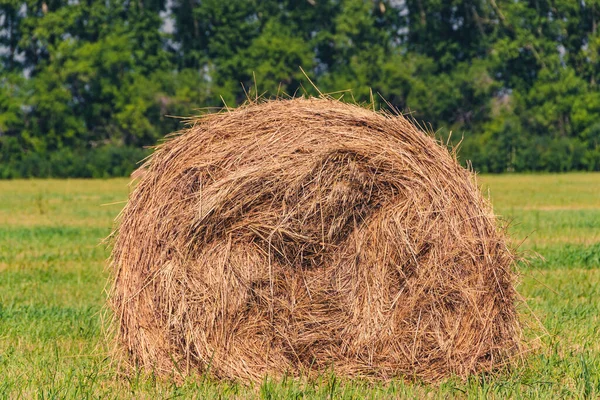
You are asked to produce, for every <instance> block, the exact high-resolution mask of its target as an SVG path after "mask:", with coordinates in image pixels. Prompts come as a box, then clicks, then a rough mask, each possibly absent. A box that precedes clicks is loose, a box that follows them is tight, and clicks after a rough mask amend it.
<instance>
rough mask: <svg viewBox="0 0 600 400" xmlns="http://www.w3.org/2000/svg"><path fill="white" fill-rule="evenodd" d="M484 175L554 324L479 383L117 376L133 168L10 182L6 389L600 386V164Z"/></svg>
mask: <svg viewBox="0 0 600 400" xmlns="http://www.w3.org/2000/svg"><path fill="white" fill-rule="evenodd" d="M479 181H480V183H481V184H482V187H483V190H484V192H485V193H488V192H489V194H490V196H491V199H492V202H493V204H494V207H495V210H496V212H497V213H498V214H500V215H501V216H502V217H503V218H505V219H507V220H509V221H511V225H510V228H509V229H510V231H511V233H512V237H513V241H514V243H515V244H517V243H522V244H521V247H520V248H521V249H522V250H523V251H524V252H525V253H526V254H527V255H528V257H529V258H530V259H531V261H530V262H529V264H527V265H522V266H521V270H522V276H521V284H520V286H519V292H520V293H521V294H522V295H523V296H524V297H525V298H526V299H527V305H528V307H529V308H530V309H531V310H532V311H533V313H534V314H535V315H536V316H537V317H538V318H539V320H540V322H541V323H542V325H543V327H544V329H543V330H541V329H538V330H537V331H531V330H529V331H528V336H529V337H536V336H541V337H540V339H539V340H538V342H539V347H538V349H537V350H535V351H533V352H531V353H530V354H527V355H525V357H524V360H523V362H522V363H520V364H517V365H515V366H513V367H512V368H511V369H509V370H506V371H501V372H498V373H496V374H492V375H489V374H488V375H480V376H474V377H472V378H470V379H469V380H467V381H466V382H464V381H460V380H458V379H448V380H447V381H444V382H442V383H441V384H439V385H427V384H421V383H405V382H404V381H402V380H401V379H398V380H396V381H393V382H388V383H379V384H377V383H368V382H363V381H351V380H344V379H339V378H337V377H336V376H335V373H334V372H328V373H326V374H324V375H323V376H322V377H321V378H320V379H317V380H315V381H311V382H307V381H298V380H293V379H286V380H284V381H271V380H266V381H265V382H263V383H262V384H260V385H256V386H243V385H237V384H232V383H227V382H215V381H212V380H210V379H205V378H204V377H196V378H189V379H187V380H186V381H185V382H183V384H175V383H174V381H173V380H168V379H167V380H164V379H163V380H157V379H154V378H153V377H152V376H151V375H148V374H144V373H141V372H140V373H139V374H134V376H129V377H125V376H120V375H119V374H117V372H116V369H115V366H114V365H113V364H112V363H111V360H110V358H109V357H108V351H107V347H106V345H105V344H104V341H103V337H104V333H103V330H102V326H103V324H102V315H103V314H102V307H103V304H104V300H105V293H104V289H105V286H106V280H107V276H108V274H107V272H106V265H105V260H106V258H107V257H108V250H107V249H106V248H105V246H104V245H102V244H100V242H101V240H102V239H103V238H104V237H106V236H107V235H108V234H109V232H110V230H111V226H112V223H113V219H114V217H115V216H116V215H117V214H118V212H119V210H120V209H121V208H122V206H123V205H124V203H123V202H124V200H126V199H127V195H128V191H129V188H128V186H127V181H126V180H124V179H115V180H66V181H65V180H31V181H29V180H28V181H0V398H173V397H182V398H190V397H191V398H234V397H237V398H248V397H249V398H253V397H261V398H273V399H279V398H406V397H413V398H417V397H418V398H420V397H425V396H429V397H433V398H448V397H458V398H507V397H508V398H565V397H567V398H597V397H600V174H566V175H504V176H482V177H479ZM522 309H523V313H524V314H525V315H527V309H526V308H525V307H522ZM527 318H529V319H531V317H527Z"/></svg>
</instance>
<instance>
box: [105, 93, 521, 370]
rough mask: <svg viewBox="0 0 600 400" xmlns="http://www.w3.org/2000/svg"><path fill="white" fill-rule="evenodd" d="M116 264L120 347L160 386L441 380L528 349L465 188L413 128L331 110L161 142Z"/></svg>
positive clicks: (248, 117)
mask: <svg viewBox="0 0 600 400" xmlns="http://www.w3.org/2000/svg"><path fill="white" fill-rule="evenodd" d="M111 259H112V268H113V273H114V282H113V286H112V291H111V294H110V304H111V307H112V309H113V310H114V315H115V320H116V328H117V335H116V336H117V338H118V342H119V344H120V346H121V348H124V349H126V350H127V352H128V353H129V356H130V359H131V360H133V361H134V362H135V363H136V364H138V365H142V366H144V367H147V368H151V369H153V370H155V371H156V372H158V373H159V374H160V373H171V372H172V371H173V370H174V369H176V370H178V371H181V372H182V373H183V374H187V373H191V372H200V373H202V372H206V371H207V370H209V371H210V374H211V375H213V376H214V377H217V378H225V379H235V380H242V381H248V380H251V381H256V380H260V379H261V378H263V377H264V376H265V375H270V376H281V375H282V374H284V373H288V374H293V375H300V374H304V375H306V374H308V375H310V374H311V373H314V372H315V371H321V372H322V371H323V370H324V369H328V368H333V370H334V371H335V372H336V373H337V374H339V375H342V376H347V377H351V376H367V377H375V378H377V379H387V378H390V377H395V376H403V375H404V376H410V377H417V378H420V379H424V380H427V381H435V380H437V379H439V378H442V377H445V376H448V375H450V374H457V375H459V376H466V375H468V374H471V373H475V372H479V371H484V370H491V369H493V368H495V367H497V366H498V365H500V364H502V363H504V362H506V360H507V359H509V358H510V356H511V355H514V354H515V353H516V352H517V351H518V348H519V341H520V336H521V330H520V327H519V324H518V321H517V315H516V311H515V299H516V292H515V289H514V273H513V271H512V264H513V261H514V258H513V255H512V254H511V251H509V249H508V248H507V246H506V239H505V237H504V236H503V233H502V232H501V231H500V230H499V229H497V226H496V221H495V218H494V215H493V213H492V211H491V208H490V206H489V204H488V203H487V202H486V201H485V200H484V199H483V197H482V196H481V194H480V192H479V190H478V187H477V185H476V184H475V182H474V179H473V176H472V173H471V172H469V171H467V170H465V169H464V168H462V167H461V166H460V165H459V164H458V163H457V161H456V160H455V158H453V157H452V156H451V155H450V154H449V153H448V151H447V150H446V149H445V148H443V147H442V146H440V145H438V144H437V143H436V141H435V140H434V139H433V138H432V137H430V136H428V135H426V134H425V133H423V132H422V131H420V130H419V129H417V128H416V127H415V126H414V125H413V124H411V123H410V122H409V121H408V120H406V119H405V118H403V117H402V116H397V115H389V114H385V113H376V112H373V111H370V110H367V109H364V108H361V107H359V106H356V105H349V104H344V103H341V102H338V101H335V100H331V99H324V98H323V99H315V98H311V99H293V100H278V101H267V102H262V103H252V104H249V105H246V106H243V107H241V108H238V109H236V110H230V111H227V112H222V113H217V114H211V115H207V116H204V117H201V118H199V119H197V120H196V121H194V123H193V126H191V127H190V128H189V129H186V130H184V131H182V132H180V134H178V135H177V136H174V137H173V138H171V139H170V140H169V141H167V142H166V143H164V144H162V145H160V146H159V147H158V149H157V150H156V152H155V153H154V154H153V156H152V157H151V158H150V159H149V160H148V162H147V172H146V174H145V175H144V176H143V177H142V178H141V180H140V182H139V184H138V185H137V187H136V188H135V190H134V191H133V192H132V194H131V196H130V199H129V202H128V204H127V206H126V207H125V209H124V210H123V212H122V214H121V216H120V221H119V226H118V228H117V230H116V232H115V237H114V249H113V253H112V258H111Z"/></svg>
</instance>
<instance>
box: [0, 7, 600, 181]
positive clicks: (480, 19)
mask: <svg viewBox="0 0 600 400" xmlns="http://www.w3.org/2000/svg"><path fill="white" fill-rule="evenodd" d="M599 23H600V0H586V1H585V2H574V1H570V0H554V1H550V0H528V1H524V0H450V1H441V0H405V1H397V0H302V1H292V0H278V1H275V0H265V1H258V0H231V1H218V0H171V1H168V2H167V1H165V0H137V1H130V0H103V1H99V0H68V1H60V0H2V1H1V2H0V72H1V73H0V177H18V176H112V175H123V174H128V173H129V172H130V171H131V170H132V169H133V168H134V167H135V162H134V160H136V159H139V158H141V157H143V156H144V155H145V154H147V153H148V150H144V149H143V148H144V146H148V145H152V144H154V143H156V141H157V140H159V139H160V138H161V137H163V136H164V135H165V134H166V133H168V132H172V131H174V130H177V129H179V128H180V127H181V121H180V120H179V119H177V118H172V117H171V116H184V117H185V116H189V115H192V114H195V113H198V112H199V111H198V109H200V108H204V107H219V106H222V105H223V102H225V103H226V104H227V105H229V106H233V105H236V104H239V103H241V102H243V101H244V100H245V99H246V97H247V96H257V95H265V96H268V97H270V96H276V95H283V94H288V95H293V94H294V93H309V94H316V93H317V90H316V89H315V88H314V87H312V85H311V84H310V83H309V81H308V79H307V77H306V76H305V75H304V74H305V73H306V75H307V76H308V78H310V80H311V81H312V82H314V83H315V84H316V85H317V86H318V87H319V90H320V91H321V92H328V93H336V92H337V93H339V96H343V98H344V99H345V100H351V101H360V102H367V103H370V102H371V101H375V102H376V103H377V105H380V106H384V107H387V106H388V104H389V105H391V106H392V107H394V108H396V109H398V110H400V111H403V112H410V113H411V114H412V116H413V117H414V118H415V119H416V120H417V121H419V122H422V121H425V122H426V123H427V126H429V127H430V128H431V129H432V130H433V131H435V132H437V134H438V135H440V137H442V138H444V139H447V138H448V137H451V140H452V141H453V142H454V143H458V142H459V141H460V142H461V146H460V152H459V154H460V157H461V159H462V160H465V161H466V160H471V161H472V164H473V166H474V167H475V168H476V169H478V170H480V171H484V172H504V171H567V170H573V169H584V170H600V122H599V121H600V90H599V87H598V84H599V82H600V32H599V30H598V24H599ZM300 67H302V69H303V71H305V72H303V71H302V70H301V69H300ZM384 99H385V101H384ZM450 132H453V134H452V135H451V136H450Z"/></svg>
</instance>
